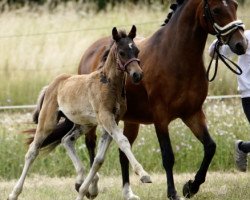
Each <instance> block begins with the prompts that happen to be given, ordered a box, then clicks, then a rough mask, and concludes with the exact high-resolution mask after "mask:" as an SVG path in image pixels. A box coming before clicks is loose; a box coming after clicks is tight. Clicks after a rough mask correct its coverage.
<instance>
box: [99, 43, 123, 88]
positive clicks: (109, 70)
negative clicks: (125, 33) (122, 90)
mask: <svg viewBox="0 0 250 200" xmlns="http://www.w3.org/2000/svg"><path fill="white" fill-rule="evenodd" d="M115 51H116V48H115V47H114V45H113V46H112V47H111V50H110V52H109V55H108V57H107V60H106V62H105V64H104V67H103V70H102V71H103V73H104V74H105V76H106V77H107V79H108V80H111V83H115V84H118V83H121V84H122V80H123V79H124V77H125V73H124V72H123V71H121V70H119V69H117V61H116V52H115Z"/></svg>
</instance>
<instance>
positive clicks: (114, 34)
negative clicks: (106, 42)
mask: <svg viewBox="0 0 250 200" xmlns="http://www.w3.org/2000/svg"><path fill="white" fill-rule="evenodd" d="M112 36H113V39H114V40H115V41H116V42H118V41H119V40H120V39H121V37H120V35H119V33H118V31H117V29H116V27H114V28H113V29H112Z"/></svg>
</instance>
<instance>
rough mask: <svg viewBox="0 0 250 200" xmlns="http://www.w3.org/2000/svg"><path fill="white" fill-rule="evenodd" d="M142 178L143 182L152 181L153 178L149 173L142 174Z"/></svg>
mask: <svg viewBox="0 0 250 200" xmlns="http://www.w3.org/2000/svg"><path fill="white" fill-rule="evenodd" d="M140 180H141V182H142V183H152V181H151V178H150V176H149V175H144V176H142V177H141V179H140Z"/></svg>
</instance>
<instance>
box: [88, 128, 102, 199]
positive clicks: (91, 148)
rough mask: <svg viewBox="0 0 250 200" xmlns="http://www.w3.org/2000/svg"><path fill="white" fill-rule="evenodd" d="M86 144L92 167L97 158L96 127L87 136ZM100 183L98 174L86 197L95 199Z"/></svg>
mask: <svg viewBox="0 0 250 200" xmlns="http://www.w3.org/2000/svg"><path fill="white" fill-rule="evenodd" d="M85 144H86V147H87V150H88V153H89V160H90V166H92V164H93V162H94V158H95V147H96V126H95V127H93V128H92V129H91V130H89V132H88V133H86V136H85ZM98 181H99V174H98V173H96V175H95V177H94V178H93V180H92V182H91V184H90V186H89V193H87V194H86V196H87V197H88V198H89V199H93V198H95V197H96V196H97V195H98Z"/></svg>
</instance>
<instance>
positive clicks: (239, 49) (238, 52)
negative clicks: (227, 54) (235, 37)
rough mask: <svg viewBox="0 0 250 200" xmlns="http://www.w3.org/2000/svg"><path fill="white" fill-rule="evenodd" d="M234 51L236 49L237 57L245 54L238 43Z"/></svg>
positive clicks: (242, 47)
mask: <svg viewBox="0 0 250 200" xmlns="http://www.w3.org/2000/svg"><path fill="white" fill-rule="evenodd" d="M235 49H236V51H237V54H238V55H242V54H244V53H245V52H246V50H245V48H244V46H243V44H242V43H241V42H238V43H237V44H236V45H235Z"/></svg>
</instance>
